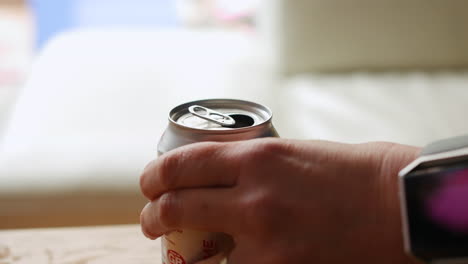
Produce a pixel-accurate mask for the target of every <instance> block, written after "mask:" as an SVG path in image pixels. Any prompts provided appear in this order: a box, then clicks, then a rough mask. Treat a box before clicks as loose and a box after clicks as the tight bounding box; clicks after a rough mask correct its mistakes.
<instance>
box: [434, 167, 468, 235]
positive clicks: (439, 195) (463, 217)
mask: <svg viewBox="0 0 468 264" xmlns="http://www.w3.org/2000/svg"><path fill="white" fill-rule="evenodd" d="M446 176H448V177H444V178H445V179H446V180H445V181H443V182H442V183H441V185H440V186H439V187H438V188H437V189H436V190H434V192H433V193H432V195H430V196H429V197H428V199H427V200H426V212H427V214H428V216H429V217H430V218H431V219H432V220H433V222H434V223H436V224H438V225H439V226H441V227H442V228H444V229H447V230H449V231H451V232H454V233H463V234H468V169H463V170H460V171H456V172H453V173H450V174H448V175H446Z"/></svg>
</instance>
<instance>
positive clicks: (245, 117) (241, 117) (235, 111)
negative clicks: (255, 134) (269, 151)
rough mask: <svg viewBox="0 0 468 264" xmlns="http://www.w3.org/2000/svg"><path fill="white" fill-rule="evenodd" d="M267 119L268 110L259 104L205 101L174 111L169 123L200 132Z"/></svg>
mask: <svg viewBox="0 0 468 264" xmlns="http://www.w3.org/2000/svg"><path fill="white" fill-rule="evenodd" d="M270 119H271V111H270V109H268V108H267V107H265V106H262V105H260V104H256V103H252V102H248V101H242V100H233V99H207V100H199V101H194V102H189V103H186V104H182V105H179V106H177V107H176V108H174V109H173V110H172V111H171V113H170V120H171V121H172V122H174V123H176V124H179V125H182V126H184V127H188V128H193V129H201V130H233V129H242V128H248V127H253V126H257V125H260V124H263V123H265V122H267V121H269V120H270Z"/></svg>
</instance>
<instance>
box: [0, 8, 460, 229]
mask: <svg viewBox="0 0 468 264" xmlns="http://www.w3.org/2000/svg"><path fill="white" fill-rule="evenodd" d="M467 14H468V2H466V1H463V0H454V1H440V0H414V1H405V0H385V1H374V0H356V1H347V0H294V1H288V0H236V1H233V0H171V1H168V0H60V1H57V0H27V1H22V0H1V1H0V229H2V228H30V227H54V226H80V225H110V224H128V223H138V216H139V212H140V210H141V208H142V207H143V206H144V204H145V203H146V201H145V199H144V198H143V197H142V195H141V194H140V192H139V187H138V177H139V174H140V172H141V170H142V169H143V168H144V166H145V165H146V163H147V162H148V161H150V160H151V159H154V158H155V157H156V153H157V152H156V145H157V142H158V140H159V137H160V135H161V134H162V133H163V131H164V129H165V126H166V124H167V115H168V112H169V111H170V110H171V108H172V107H174V106H176V105H178V104H181V103H185V102H188V101H191V100H197V99H204V98H238V99H245V100H250V101H255V102H259V103H262V104H265V105H267V106H269V107H270V108H271V109H272V110H273V112H274V119H273V120H274V121H273V122H274V124H275V126H276V127H277V130H278V131H279V133H280V135H281V136H282V137H286V138H296V139H325V140H336V141H342V142H348V143H360V142H366V141H376V140H378V141H393V142H398V143H403V144H411V145H419V146H422V145H424V144H427V143H428V142H431V141H433V140H436V139H440V138H444V137H449V136H455V135H459V134H463V133H467V132H468V123H467V122H465V121H464V120H465V117H466V114H467V109H466V105H467V101H468V73H467V70H466V69H467V66H468V49H467V48H466V47H468V31H466V25H468V16H467Z"/></svg>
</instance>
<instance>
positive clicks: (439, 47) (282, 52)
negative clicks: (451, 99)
mask: <svg viewBox="0 0 468 264" xmlns="http://www.w3.org/2000/svg"><path fill="white" fill-rule="evenodd" d="M267 2H268V10H269V11H268V12H267V13H269V14H270V16H274V18H273V19H272V18H271V17H270V18H268V19H267V20H268V21H269V23H272V24H271V25H269V26H268V27H266V28H267V29H268V30H270V32H269V33H268V34H267V35H268V36H269V40H268V42H270V43H273V45H275V47H276V48H275V53H276V55H277V59H278V61H279V65H280V68H281V70H282V71H283V72H286V73H290V74H291V73H299V72H304V71H305V72H307V71H348V70H406V69H440V68H454V67H455V68H460V67H466V66H468V1H465V0H448V1H440V0H409V1H408V0H380V1H379V0H353V1H349V0H271V1H267Z"/></svg>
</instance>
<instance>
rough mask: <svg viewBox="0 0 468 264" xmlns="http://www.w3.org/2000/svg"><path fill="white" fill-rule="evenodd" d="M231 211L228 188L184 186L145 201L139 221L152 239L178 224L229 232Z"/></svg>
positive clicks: (230, 196)
mask: <svg viewBox="0 0 468 264" xmlns="http://www.w3.org/2000/svg"><path fill="white" fill-rule="evenodd" d="M235 211H236V210H235V208H234V202H233V197H232V195H231V194H230V191H229V189H225V188H216V189H208V188H207V189H185V190H180V191H171V192H168V193H165V194H163V195H162V196H161V197H159V198H158V199H156V200H154V201H152V202H150V203H148V204H147V205H146V206H145V208H144V209H143V211H142V212H141V215H140V222H141V226H142V231H143V233H144V234H145V235H146V236H147V237H149V238H152V239H154V238H156V237H159V236H161V235H162V234H164V233H167V232H169V231H173V230H176V229H179V228H183V229H192V230H201V231H211V232H225V233H232V232H233V230H234V228H235V225H236V224H235V221H234V220H233V219H234V217H233V216H234V214H235Z"/></svg>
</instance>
